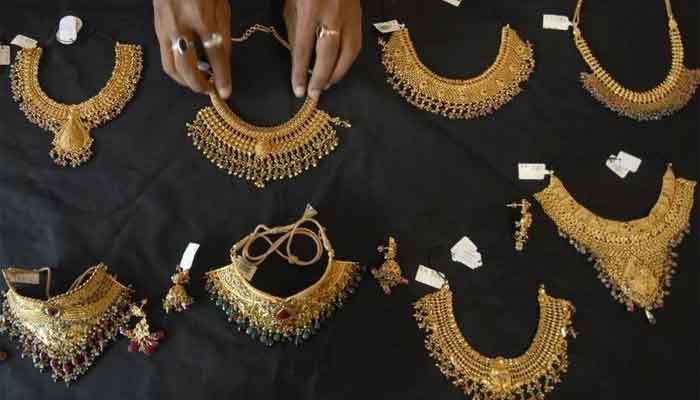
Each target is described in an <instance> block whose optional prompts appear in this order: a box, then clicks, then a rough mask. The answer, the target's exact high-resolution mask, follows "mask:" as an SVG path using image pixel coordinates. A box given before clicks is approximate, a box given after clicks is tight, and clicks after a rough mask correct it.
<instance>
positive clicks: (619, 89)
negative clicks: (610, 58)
mask: <svg viewBox="0 0 700 400" xmlns="http://www.w3.org/2000/svg"><path fill="white" fill-rule="evenodd" d="M665 2H666V12H667V14H668V30H669V38H670V45H671V68H670V70H669V72H668V74H667V75H666V79H664V81H663V82H661V83H660V84H658V85H657V86H655V87H654V88H651V89H649V90H645V91H634V90H630V89H627V88H625V87H624V86H622V85H621V84H620V83H619V82H617V81H616V80H615V78H613V77H612V76H611V75H610V74H609V73H608V72H607V71H606V70H605V69H603V67H602V66H601V65H600V62H599V61H598V60H597V59H596V57H595V56H594V55H593V52H592V51H591V49H590V47H589V46H588V43H587V42H586V40H585V39H584V38H583V34H582V33H581V28H580V25H579V23H580V16H581V7H582V5H583V0H579V1H578V3H577V5H576V11H575V12H574V17H573V26H574V29H573V33H574V44H575V45H576V48H577V49H578V51H579V53H581V57H583V60H584V61H585V62H586V64H588V66H589V68H590V69H591V73H586V72H582V73H581V82H582V83H583V87H584V88H585V89H586V90H588V91H589V92H590V93H591V95H593V97H595V98H596V99H597V100H598V101H600V102H601V103H603V104H604V105H605V106H606V107H608V108H609V109H611V110H613V111H615V112H617V113H618V114H620V115H623V116H626V117H628V118H632V119H636V120H638V121H647V120H655V119H660V118H662V117H665V116H667V115H670V114H672V113H674V112H675V111H678V110H680V109H681V108H683V107H685V105H686V104H688V102H689V101H690V99H691V98H692V97H693V95H694V94H695V92H696V91H697V87H698V84H699V83H700V69H688V68H686V67H685V65H684V64H683V63H684V61H683V59H684V51H683V40H682V38H681V32H680V30H679V28H678V23H677V22H676V20H675V18H674V17H673V11H672V10H671V2H670V0H665Z"/></svg>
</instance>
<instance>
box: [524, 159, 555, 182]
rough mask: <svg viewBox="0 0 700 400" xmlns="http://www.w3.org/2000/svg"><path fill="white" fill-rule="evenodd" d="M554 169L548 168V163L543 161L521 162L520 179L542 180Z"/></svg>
mask: <svg viewBox="0 0 700 400" xmlns="http://www.w3.org/2000/svg"><path fill="white" fill-rule="evenodd" d="M551 173H552V171H549V170H548V169H547V164H541V163H519V164H518V179H520V180H542V179H544V177H545V176H547V175H549V174H551Z"/></svg>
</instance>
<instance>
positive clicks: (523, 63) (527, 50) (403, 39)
mask: <svg viewBox="0 0 700 400" xmlns="http://www.w3.org/2000/svg"><path fill="white" fill-rule="evenodd" d="M379 44H380V46H381V50H382V63H383V64H384V67H385V68H386V71H387V73H388V74H389V78H388V79H387V81H388V82H389V83H390V84H391V85H392V86H393V88H394V90H396V91H397V92H398V93H399V94H400V95H401V96H402V97H403V98H405V99H406V100H407V101H408V102H409V103H411V104H413V105H414V106H416V107H418V108H420V109H422V110H425V111H430V112H432V113H435V114H439V115H442V116H444V117H448V118H450V119H472V118H477V117H483V116H485V115H488V114H491V113H493V112H494V111H496V110H498V109H499V108H501V106H503V105H504V104H506V103H508V102H509V101H510V100H511V99H512V98H513V97H515V96H516V95H517V94H518V93H520V91H521V87H520V84H521V83H523V82H524V81H526V80H527V79H528V77H529V76H530V74H531V73H532V71H533V69H534V67H535V59H534V52H533V49H532V46H531V45H530V43H528V42H524V41H523V40H522V39H521V38H520V36H518V34H517V32H515V30H513V29H512V28H511V27H510V25H506V26H504V27H503V29H502V30H501V44H500V48H499V50H498V56H497V57H496V60H495V61H494V62H493V64H492V65H491V66H490V67H489V68H488V69H486V70H485V71H484V72H483V73H481V74H480V75H479V76H476V77H473V78H471V79H450V78H445V77H442V76H439V75H437V74H435V73H434V72H432V71H431V70H430V69H429V68H428V67H426V66H425V65H424V64H423V63H422V62H421V61H420V59H419V58H418V53H417V52H416V49H415V48H414V46H413V42H412V41H411V37H410V35H409V32H408V28H403V29H401V30H398V31H396V32H393V33H392V34H391V37H390V38H389V40H388V41H386V42H385V41H384V40H383V39H381V38H380V39H379Z"/></svg>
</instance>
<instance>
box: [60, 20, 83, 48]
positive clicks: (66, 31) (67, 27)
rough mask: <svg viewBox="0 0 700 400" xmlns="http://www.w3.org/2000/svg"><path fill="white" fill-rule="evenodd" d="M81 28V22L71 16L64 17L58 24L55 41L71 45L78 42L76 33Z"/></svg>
mask: <svg viewBox="0 0 700 400" xmlns="http://www.w3.org/2000/svg"><path fill="white" fill-rule="evenodd" d="M82 27H83V21H82V20H81V19H80V18H78V17H76V16H73V15H66V16H65V17H63V18H61V20H60V21H59V23H58V31H57V32H56V40H58V42H59V43H62V44H73V43H75V41H76V40H78V32H79V31H80V29H81V28H82Z"/></svg>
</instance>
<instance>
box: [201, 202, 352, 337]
mask: <svg viewBox="0 0 700 400" xmlns="http://www.w3.org/2000/svg"><path fill="white" fill-rule="evenodd" d="M315 215H316V210H314V209H313V208H312V207H310V206H307V209H306V211H305V212H304V215H303V216H302V217H301V218H300V219H299V220H298V221H297V222H295V223H293V224H290V225H286V226H278V227H273V228H269V227H267V226H265V225H258V226H257V227H256V228H255V230H254V231H253V232H252V233H251V234H249V235H248V236H246V237H244V238H243V239H242V240H240V241H239V242H238V243H236V244H235V245H234V246H233V247H232V248H231V264H229V265H227V266H225V267H222V268H218V269H215V270H212V271H209V272H207V276H206V281H207V284H206V288H207V291H208V292H210V293H211V299H212V301H214V302H215V303H216V305H217V306H219V307H221V309H222V310H223V311H224V312H225V313H226V316H227V317H228V321H229V322H235V324H236V329H237V330H238V331H239V332H245V333H246V334H247V335H248V336H250V337H251V338H252V339H255V340H258V341H260V342H261V343H263V344H264V345H267V346H272V345H273V344H275V343H277V342H283V341H290V342H294V344H296V345H301V344H302V343H303V342H304V341H305V340H307V339H309V337H310V336H311V335H312V334H313V333H315V332H317V331H318V330H319V329H320V327H321V322H323V321H324V320H326V319H328V318H329V317H330V316H331V314H332V313H333V311H334V310H336V309H339V308H342V307H343V303H344V301H345V300H346V298H347V297H348V296H349V295H350V294H353V293H354V292H355V290H356V288H357V286H358V285H359V283H360V280H361V279H362V275H361V272H363V271H364V268H363V267H360V266H359V265H358V264H357V263H354V262H348V261H340V260H336V259H335V257H334V255H335V253H334V251H333V248H332V247H331V243H330V240H329V239H328V237H327V236H326V232H325V229H324V228H323V226H321V224H320V223H319V222H318V221H316V220H315V219H314V216H315ZM306 223H311V224H313V225H315V226H316V228H318V232H314V231H313V230H311V229H309V228H305V227H303V226H302V225H304V224H306ZM271 235H281V236H280V237H279V238H277V239H276V240H274V241H273V240H272V239H271V238H270V236H271ZM296 235H302V236H306V237H308V238H310V239H311V240H313V242H314V244H315V245H316V254H315V256H314V257H313V258H312V259H310V260H302V259H299V258H298V257H297V256H295V255H294V254H293V253H292V250H291V246H292V241H293V240H294V237H295V236H296ZM258 239H263V240H265V241H266V242H268V243H269V244H270V248H269V249H268V250H267V251H266V252H265V253H263V254H261V255H258V256H254V255H251V254H250V246H251V245H252V244H253V243H254V242H255V241H256V240H258ZM285 243H286V253H283V252H281V251H280V250H279V248H280V246H282V245H284V244H285ZM323 249H325V250H326V252H327V253H328V265H327V266H326V270H325V272H324V273H323V276H321V278H320V279H319V280H318V281H317V282H316V283H314V284H313V285H311V286H309V287H307V288H306V289H304V290H302V291H300V292H297V293H296V294H294V295H292V296H289V297H284V298H283V297H277V296H273V295H271V294H268V293H265V292H263V291H262V290H260V289H256V288H255V287H254V286H253V285H252V284H251V283H250V282H249V280H250V279H251V278H252V274H253V273H254V272H255V270H256V269H257V267H258V265H260V263H262V262H263V261H264V260H265V259H266V258H267V257H268V256H269V255H271V254H273V253H276V254H278V255H279V256H281V257H283V258H284V259H286V260H287V261H288V262H289V263H290V264H293V265H297V266H300V267H304V266H308V265H311V264H314V263H315V262H317V261H319V260H320V259H321V256H322V253H323Z"/></svg>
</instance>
